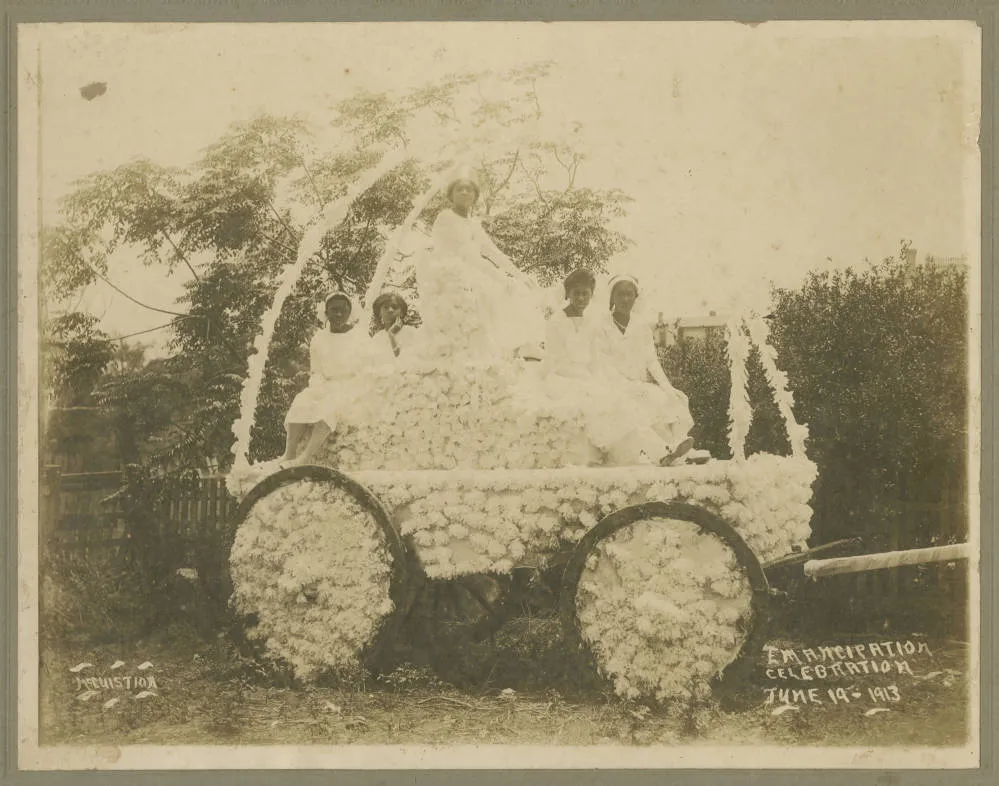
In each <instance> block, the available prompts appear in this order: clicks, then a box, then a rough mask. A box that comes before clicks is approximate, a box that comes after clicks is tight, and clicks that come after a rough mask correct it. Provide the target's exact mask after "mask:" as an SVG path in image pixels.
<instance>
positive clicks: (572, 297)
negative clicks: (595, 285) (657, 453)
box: [567, 284, 593, 311]
mask: <svg viewBox="0 0 999 786" xmlns="http://www.w3.org/2000/svg"><path fill="white" fill-rule="evenodd" d="M567 296H568V298H569V305H571V306H572V307H573V308H574V309H577V310H578V311H582V310H583V309H585V308H586V307H587V306H588V305H590V298H592V297H593V290H592V289H591V288H590V287H589V286H587V285H586V284H573V285H572V286H571V287H569V291H568V293H567Z"/></svg>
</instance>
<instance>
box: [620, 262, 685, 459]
mask: <svg viewBox="0 0 999 786" xmlns="http://www.w3.org/2000/svg"><path fill="white" fill-rule="evenodd" d="M637 299H638V279H637V278H635V277H634V276H630V275H619V276H614V277H613V278H612V279H611V280H610V309H609V312H608V315H607V317H605V321H604V325H603V336H604V341H605V345H604V347H605V348H604V351H605V352H606V354H607V355H608V358H609V362H610V363H611V364H612V365H613V367H614V368H616V369H617V371H618V372H619V373H620V374H621V375H622V376H623V377H624V378H625V379H626V380H627V381H628V383H630V384H629V388H630V389H629V391H628V395H629V396H633V397H634V398H635V400H636V401H637V402H638V403H639V405H640V406H641V407H642V408H644V409H646V410H647V411H648V412H649V416H650V422H651V423H652V426H653V428H654V429H655V431H656V433H657V434H659V436H660V437H662V439H663V440H664V441H665V442H666V444H667V445H669V446H670V450H671V455H670V457H669V461H671V462H672V461H678V460H681V459H683V458H684V457H685V455H689V452H690V450H691V448H693V446H694V440H693V439H691V438H690V436H689V434H690V430H691V428H693V426H694V420H693V418H691V416H690V405H689V402H688V399H687V396H686V395H684V394H683V393H682V392H680V391H679V390H677V389H676V388H674V387H673V386H672V385H671V384H670V381H669V380H668V379H667V378H666V374H665V372H664V371H663V369H662V365H660V363H659V358H658V356H657V355H656V348H655V343H654V341H653V336H652V331H651V330H649V329H646V326H643V325H640V324H637V323H636V320H634V319H633V318H632V309H633V307H634V305H635V301H636V300H637ZM697 458H699V459H700V458H703V456H701V452H700V451H698V452H697Z"/></svg>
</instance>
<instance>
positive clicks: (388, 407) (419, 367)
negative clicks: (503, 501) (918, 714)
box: [316, 359, 583, 471]
mask: <svg viewBox="0 0 999 786" xmlns="http://www.w3.org/2000/svg"><path fill="white" fill-rule="evenodd" d="M520 363H521V362H519V361H511V362H509V363H491V364H488V365H466V366H457V365H451V366H443V365H440V364H436V363H431V362H427V361H422V360H419V359H416V360H414V361H412V362H410V363H408V364H406V365H403V366H401V367H399V368H395V367H383V368H380V369H371V370H369V373H368V374H367V377H366V378H367V379H368V380H369V382H370V385H369V387H368V389H367V391H366V394H365V396H364V397H363V398H362V399H361V400H359V401H357V402H354V403H353V404H352V405H351V406H350V407H349V408H346V409H345V410H344V412H343V421H342V424H341V426H340V428H339V429H338V430H337V433H336V436H335V437H334V438H333V439H331V440H329V441H328V442H327V444H326V446H325V450H324V451H323V452H321V453H320V454H319V456H317V459H316V463H318V464H325V465H327V466H332V467H337V468H339V469H342V470H346V471H352V470H374V469H378V470H415V469H456V468H462V469H542V468H552V467H561V466H564V465H565V463H566V458H567V456H569V455H570V453H571V451H572V449H573V447H574V446H576V445H578V443H579V441H580V439H581V438H582V434H583V431H582V420H581V417H582V416H581V413H580V411H579V408H578V407H573V406H571V404H568V403H562V404H560V403H558V402H554V401H540V400H539V399H538V398H537V396H532V395H531V393H530V389H529V387H528V384H529V383H528V380H529V379H530V375H531V372H532V371H534V370H535V369H533V368H532V367H531V366H528V365H526V364H524V365H521V364H520Z"/></svg>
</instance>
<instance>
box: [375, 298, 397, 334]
mask: <svg viewBox="0 0 999 786" xmlns="http://www.w3.org/2000/svg"><path fill="white" fill-rule="evenodd" d="M398 319H402V306H401V305H400V304H399V303H398V302H397V301H395V300H386V301H385V302H384V303H382V304H381V306H380V307H379V308H378V322H379V324H380V325H381V326H382V327H383V328H390V327H392V325H394V324H395V322H396V320H398Z"/></svg>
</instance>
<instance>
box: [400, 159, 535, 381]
mask: <svg viewBox="0 0 999 786" xmlns="http://www.w3.org/2000/svg"><path fill="white" fill-rule="evenodd" d="M446 193H447V198H448V202H449V206H448V207H446V208H444V209H443V210H441V212H440V213H439V214H438V216H437V218H436V220H435V221H434V226H433V232H432V237H433V250H432V251H431V252H430V253H429V254H427V255H426V256H425V257H424V258H423V259H422V260H421V261H420V262H419V263H418V267H417V271H416V276H417V286H418V287H419V290H420V303H421V306H422V316H423V325H422V327H421V328H420V331H421V333H422V334H423V336H422V340H421V345H422V347H423V349H424V351H425V353H426V354H428V355H430V356H435V357H446V358H450V359H452V360H455V359H460V360H461V361H463V362H465V363H470V364H488V363H490V362H492V361H494V360H496V359H498V358H505V359H509V358H512V357H513V354H514V351H515V350H516V349H517V348H518V347H520V346H521V345H523V344H526V343H528V342H530V341H532V340H535V341H536V340H537V338H538V337H539V335H540V333H541V331H542V330H543V326H542V317H541V312H540V308H536V307H535V301H536V300H537V298H536V296H535V293H536V286H537V285H536V284H535V283H534V282H533V280H532V279H531V278H530V277H529V276H527V275H526V274H524V273H522V272H521V271H520V270H518V269H517V267H516V266H515V265H514V264H513V262H512V261H511V260H510V259H509V257H507V256H506V254H504V253H503V252H502V251H501V250H500V249H499V248H497V246H496V244H495V243H493V241H492V239H490V237H489V236H488V235H487V234H486V232H485V230H484V229H483V228H482V225H481V224H480V223H479V222H478V221H476V220H475V219H473V218H472V208H473V207H474V205H475V203H476V201H477V200H478V197H479V186H478V184H477V183H476V181H475V179H474V176H473V175H472V173H471V172H470V171H469V170H467V169H466V170H461V171H459V172H458V173H457V175H456V176H455V177H454V179H453V180H452V182H451V183H450V185H449V186H448V188H447V192H446Z"/></svg>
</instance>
